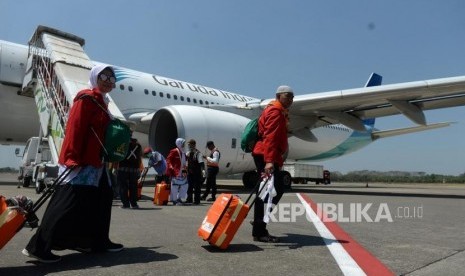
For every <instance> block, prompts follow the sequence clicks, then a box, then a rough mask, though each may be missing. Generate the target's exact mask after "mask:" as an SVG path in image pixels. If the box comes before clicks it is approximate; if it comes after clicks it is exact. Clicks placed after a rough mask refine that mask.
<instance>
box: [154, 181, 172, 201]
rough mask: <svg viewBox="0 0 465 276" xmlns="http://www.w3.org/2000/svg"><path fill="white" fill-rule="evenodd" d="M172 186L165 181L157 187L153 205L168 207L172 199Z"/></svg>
mask: <svg viewBox="0 0 465 276" xmlns="http://www.w3.org/2000/svg"><path fill="white" fill-rule="evenodd" d="M170 192H171V190H170V184H167V183H166V182H165V181H162V182H161V183H157V185H155V195H154V196H153V204H155V205H168V201H169V198H170Z"/></svg>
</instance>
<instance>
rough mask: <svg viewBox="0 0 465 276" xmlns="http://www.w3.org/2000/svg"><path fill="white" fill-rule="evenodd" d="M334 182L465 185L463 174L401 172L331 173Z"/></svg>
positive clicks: (464, 174)
mask: <svg viewBox="0 0 465 276" xmlns="http://www.w3.org/2000/svg"><path fill="white" fill-rule="evenodd" d="M331 181H335V182H383V183H465V173H462V174H460V175H443V174H434V173H433V174H428V173H425V172H402V171H388V172H379V171H369V170H362V171H351V172H348V173H346V174H343V173H340V172H338V171H335V172H331Z"/></svg>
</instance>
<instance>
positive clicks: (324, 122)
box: [0, 40, 465, 183]
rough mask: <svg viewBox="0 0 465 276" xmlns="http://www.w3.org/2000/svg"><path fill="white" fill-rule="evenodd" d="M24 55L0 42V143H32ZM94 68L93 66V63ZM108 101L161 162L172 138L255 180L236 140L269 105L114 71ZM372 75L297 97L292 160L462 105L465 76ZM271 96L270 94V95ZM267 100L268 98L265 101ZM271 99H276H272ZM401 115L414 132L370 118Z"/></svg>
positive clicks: (34, 123) (348, 147)
mask: <svg viewBox="0 0 465 276" xmlns="http://www.w3.org/2000/svg"><path fill="white" fill-rule="evenodd" d="M27 55H28V47H27V46H25V45H20V44H16V43H11V42H7V41H2V40H0V99H1V104H2V112H1V113H0V131H1V133H0V143H3V144H21V143H24V142H25V141H26V140H27V139H28V138H30V137H31V136H37V133H38V131H39V120H38V116H37V107H36V105H35V102H34V99H33V98H32V95H31V97H27V96H24V95H19V94H20V93H19V91H20V90H21V87H22V83H23V78H24V76H25V70H26V63H27ZM95 63H99V62H95ZM114 68H115V73H116V76H117V83H116V89H115V90H114V91H113V92H111V94H110V95H111V97H112V98H113V100H114V101H115V103H116V104H117V106H118V108H119V109H120V110H121V112H122V113H123V114H124V116H125V117H126V119H127V120H130V121H133V122H135V123H136V126H137V127H136V131H137V132H136V137H137V138H138V139H139V141H140V142H142V143H143V144H145V145H148V144H150V145H151V146H152V148H154V149H156V150H158V151H160V152H161V153H162V154H165V155H166V154H167V153H168V151H169V149H171V148H172V147H174V141H175V139H176V138H177V137H184V138H186V139H190V138H194V139H195V140H197V145H198V147H199V148H200V149H202V147H203V145H205V143H206V141H208V140H212V141H214V142H215V144H216V146H217V147H218V148H219V149H220V151H221V166H220V172H221V173H222V174H224V175H227V174H235V173H244V177H243V181H244V183H250V181H252V179H254V178H255V174H254V172H252V171H253V170H254V164H253V160H252V158H251V156H250V154H247V153H245V152H243V151H242V150H241V148H240V137H241V133H242V131H243V129H244V126H245V125H246V124H247V123H248V122H249V121H250V119H252V118H255V117H257V116H259V114H260V112H261V110H262V109H263V108H264V107H265V106H266V105H267V104H268V103H269V102H270V101H271V100H273V98H270V99H264V100H263V99H257V98H253V97H249V96H244V95H240V94H237V93H234V92H229V91H224V90H220V89H214V88H210V87H207V86H203V85H198V84H193V83H188V82H184V81H179V80H175V79H171V78H166V77H162V76H159V75H153V74H148V73H143V72H138V71H134V70H130V69H127V68H123V67H118V66H114ZM380 84H381V77H380V76H379V75H376V74H372V75H371V76H370V79H369V80H368V82H367V84H366V85H365V87H362V88H355V89H347V90H336V91H329V92H319V93H310V94H304V95H296V96H295V98H294V103H293V105H292V107H291V108H290V112H289V114H290V126H289V145H290V148H289V154H288V159H290V160H296V161H301V160H307V161H321V160H326V159H330V158H335V157H339V156H342V155H345V154H348V153H351V152H353V151H356V150H359V149H361V148H363V147H365V146H366V145H368V144H370V143H371V142H373V141H375V140H376V139H378V138H383V137H388V136H394V135H400V134H406V133H412V132H417V131H423V130H429V129H434V128H439V127H444V126H448V125H449V124H450V123H448V122H445V123H435V124H427V122H426V118H425V115H424V113H423V111H424V110H431V109H440V108H448V107H455V106H461V105H464V104H465V76H459V77H450V78H442V79H432V80H423V81H416V82H408V83H397V84H390V85H380ZM270 94H272V93H271V92H270ZM270 96H271V95H270ZM272 96H274V95H272ZM398 114H403V115H405V116H406V117H407V118H409V119H410V120H411V121H412V122H413V123H414V124H415V125H414V126H412V127H409V128H400V129H393V130H384V131H380V130H377V129H376V128H375V127H374V122H375V118H377V117H383V116H391V115H398Z"/></svg>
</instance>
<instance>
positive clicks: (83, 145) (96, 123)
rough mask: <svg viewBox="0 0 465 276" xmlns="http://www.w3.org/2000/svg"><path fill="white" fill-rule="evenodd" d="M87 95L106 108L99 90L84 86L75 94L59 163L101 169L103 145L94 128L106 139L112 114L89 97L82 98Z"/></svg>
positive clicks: (101, 137)
mask: <svg viewBox="0 0 465 276" xmlns="http://www.w3.org/2000/svg"><path fill="white" fill-rule="evenodd" d="M84 94H87V95H90V96H91V97H93V98H94V99H95V100H97V102H98V103H99V104H100V106H101V107H103V108H104V109H106V110H107V105H106V104H105V102H104V100H103V96H102V94H101V93H99V92H98V90H97V89H93V90H90V89H85V90H82V91H80V92H79V93H78V94H77V95H76V97H75V98H74V103H73V106H72V107H71V110H70V112H69V116H68V122H67V124H66V131H65V139H64V141H63V145H62V146H61V152H60V158H59V160H58V163H60V164H62V165H65V166H68V167H69V166H75V165H77V166H86V165H92V166H94V167H97V168H100V167H101V166H102V165H103V164H102V146H101V145H100V142H99V141H98V140H97V137H96V135H95V134H94V132H93V131H92V130H91V127H93V128H94V130H95V132H96V133H97V135H98V137H99V139H100V141H102V142H103V141H104V135H105V129H106V127H107V125H108V123H109V122H110V116H109V115H108V113H106V112H105V111H103V110H102V108H101V107H99V106H98V105H97V104H96V103H95V102H94V101H92V99H90V98H89V97H84V98H82V99H79V98H80V97H81V96H82V95H84Z"/></svg>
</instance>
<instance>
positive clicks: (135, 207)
mask: <svg viewBox="0 0 465 276" xmlns="http://www.w3.org/2000/svg"><path fill="white" fill-rule="evenodd" d="M131 208H132V209H139V205H134V206H132V207H131Z"/></svg>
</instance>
